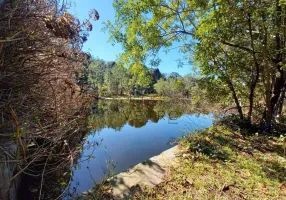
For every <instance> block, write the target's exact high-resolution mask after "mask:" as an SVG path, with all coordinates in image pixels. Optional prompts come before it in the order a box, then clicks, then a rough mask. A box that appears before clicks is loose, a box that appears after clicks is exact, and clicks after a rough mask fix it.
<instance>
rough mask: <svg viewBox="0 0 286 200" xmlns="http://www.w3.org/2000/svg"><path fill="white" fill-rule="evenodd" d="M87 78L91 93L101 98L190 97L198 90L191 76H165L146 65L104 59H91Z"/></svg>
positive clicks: (173, 74)
mask: <svg viewBox="0 0 286 200" xmlns="http://www.w3.org/2000/svg"><path fill="white" fill-rule="evenodd" d="M85 79H86V85H88V88H89V91H90V92H91V93H93V94H94V95H97V96H101V97H109V96H144V95H147V94H158V95H160V96H165V97H175V96H176V97H186V98H189V97H191V93H192V92H193V91H194V88H195V87H197V81H196V78H194V77H193V76H190V75H186V76H181V75H180V74H178V73H176V72H172V73H170V74H164V73H161V72H160V70H159V69H158V68H148V67H147V66H145V65H143V64H134V65H131V66H130V67H129V68H127V67H124V66H122V65H120V63H116V62H114V61H110V62H106V61H104V60H101V59H91V62H90V63H89V65H88V66H87V73H86V76H85Z"/></svg>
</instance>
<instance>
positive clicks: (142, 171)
mask: <svg viewBox="0 0 286 200" xmlns="http://www.w3.org/2000/svg"><path fill="white" fill-rule="evenodd" d="M177 150H178V146H175V147H173V148H171V149H168V150H167V151H164V152H163V153H161V154H160V155H158V156H154V157H152V158H150V159H149V160H146V161H144V162H142V163H140V164H138V165H136V166H135V167H133V168H131V169H129V170H128V171H126V172H122V173H120V174H118V175H117V176H115V177H113V178H112V179H111V186H112V188H113V195H114V197H115V199H123V198H125V197H127V196H128V195H129V194H130V188H132V187H134V186H136V185H138V184H139V185H146V186H149V187H154V186H156V185H158V184H159V183H161V182H162V181H163V178H164V177H165V176H166V175H167V174H168V172H169V169H170V166H172V165H175V164H176V162H175V157H176V156H175V153H176V151H177Z"/></svg>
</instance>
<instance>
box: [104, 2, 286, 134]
mask: <svg viewBox="0 0 286 200" xmlns="http://www.w3.org/2000/svg"><path fill="white" fill-rule="evenodd" d="M113 6H114V8H115V11H116V21H115V23H114V24H112V23H111V22H108V23H106V28H107V30H108V31H109V33H110V39H111V41H112V42H114V43H116V42H119V43H121V44H122V46H123V48H124V50H125V51H124V53H123V54H121V55H120V61H121V62H122V63H125V64H126V65H131V64H134V63H137V64H142V63H144V62H145V61H146V60H147V58H148V57H150V56H154V55H157V53H158V52H159V51H160V49H164V48H168V47H170V46H172V45H176V46H178V44H179V45H180V51H181V53H182V54H183V55H184V56H185V57H186V61H187V62H190V61H194V62H193V63H194V65H197V66H199V69H200V75H201V78H202V80H203V83H202V84H200V87H201V88H203V89H204V90H205V91H207V96H209V97H210V99H212V100H213V99H214V100H216V101H219V102H222V103H223V104H225V105H227V106H232V104H234V105H235V106H236V108H237V111H238V113H239V115H240V118H241V119H243V118H246V119H247V120H249V121H251V120H252V118H253V117H255V118H258V119H256V121H261V122H262V125H263V126H262V127H264V130H266V131H269V129H270V127H271V122H272V121H273V117H274V116H277V113H281V110H282V106H281V105H283V100H284V96H285V89H283V88H285V87H286V84H285V83H286V81H285V80H286V76H285V73H286V72H285V67H284V66H285V63H286V59H285V58H286V56H285V55H286V52H285V46H286V45H285V42H283V41H285V40H286V35H285V30H284V21H285V17H286V14H285V13H286V7H285V2H284V1H279V0H275V1H272V0H266V1H263V2H259V1H257V2H256V1H255V2H252V1H245V0H239V1H233V0H219V1H217V0H215V1H210V0H202V1H198V0H181V1H177V0H171V1H162V0H142V1H130V0H117V1H115V2H114V4H113ZM155 57H156V56H155ZM151 63H156V64H158V62H155V61H154V62H151ZM174 75H175V74H174ZM173 78H175V79H177V78H178V77H173ZM178 87H180V86H178ZM163 88H164V86H163V85H162V83H159V84H158V85H157V89H158V91H160V93H165V92H164V89H163ZM231 99H232V100H233V101H231ZM261 99H264V100H263V101H261ZM281 102H282V103H281ZM258 104H259V106H255V105H258ZM244 107H246V108H247V109H244ZM258 107H262V109H259V108H258ZM253 111H254V112H253Z"/></svg>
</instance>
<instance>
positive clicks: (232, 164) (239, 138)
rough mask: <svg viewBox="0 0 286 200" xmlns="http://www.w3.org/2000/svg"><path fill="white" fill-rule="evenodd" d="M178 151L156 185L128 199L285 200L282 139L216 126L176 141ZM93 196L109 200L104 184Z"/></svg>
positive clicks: (285, 160) (109, 191)
mask: <svg viewBox="0 0 286 200" xmlns="http://www.w3.org/2000/svg"><path fill="white" fill-rule="evenodd" d="M250 132H252V133H253V134H250V135H249V133H250ZM179 149H180V152H178V155H177V163H178V165H176V166H175V167H173V168H171V169H170V172H168V174H169V176H167V177H166V178H165V180H164V181H163V182H162V183H160V184H159V185H157V186H156V187H155V188H152V189H151V188H148V187H146V186H139V185H138V186H136V187H134V188H132V195H131V197H130V198H128V199H136V200H137V199H140V200H141V199H178V200H180V199H231V200H232V199H257V200H258V199H259V200H260V199H277V200H278V199H279V200H281V199H286V144H285V133H284V137H283V133H281V136H280V137H277V136H276V137H275V136H269V135H268V136H262V135H258V134H257V133H255V132H253V130H250V129H248V130H247V129H244V130H242V129H237V127H236V128H234V127H233V126H228V125H226V124H223V123H220V124H216V125H214V126H213V127H211V128H208V129H206V130H204V131H199V132H196V133H192V134H189V135H187V136H186V137H184V138H182V139H181V140H180V144H179ZM93 191H94V192H93V194H92V197H91V198H90V199H113V197H112V195H111V194H112V188H111V187H110V185H109V183H108V181H106V182H104V183H103V184H100V185H97V187H96V188H94V190H93Z"/></svg>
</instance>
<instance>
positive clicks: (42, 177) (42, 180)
mask: <svg viewBox="0 0 286 200" xmlns="http://www.w3.org/2000/svg"><path fill="white" fill-rule="evenodd" d="M52 152H53V150H51V152H50V154H49V156H48V157H47V160H46V162H45V166H44V169H43V172H42V180H41V188H40V194H39V200H40V199H41V195H42V189H43V182H44V174H45V170H46V166H47V163H48V160H49V158H50V156H51V154H52Z"/></svg>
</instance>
